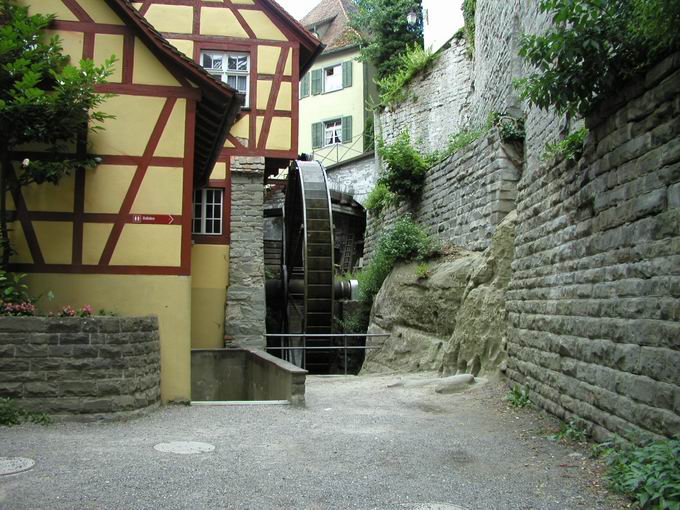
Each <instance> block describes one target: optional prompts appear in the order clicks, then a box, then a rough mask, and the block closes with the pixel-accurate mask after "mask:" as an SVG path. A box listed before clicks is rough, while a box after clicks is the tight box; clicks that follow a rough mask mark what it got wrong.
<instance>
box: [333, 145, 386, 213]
mask: <svg viewBox="0 0 680 510" xmlns="http://www.w3.org/2000/svg"><path fill="white" fill-rule="evenodd" d="M326 175H327V176H328V184H329V186H330V188H331V189H332V190H336V191H340V192H341V193H347V194H348V195H352V198H354V200H356V201H357V202H359V203H360V204H361V205H364V204H365V203H366V197H367V196H368V194H369V193H370V192H371V190H372V189H373V186H375V181H376V179H377V175H376V172H375V154H374V153H373V152H369V153H366V154H363V155H361V156H359V157H356V158H352V159H350V160H348V161H343V162H341V163H338V164H336V165H333V166H331V167H328V168H326Z"/></svg>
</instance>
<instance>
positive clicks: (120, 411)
mask: <svg viewBox="0 0 680 510" xmlns="http://www.w3.org/2000/svg"><path fill="white" fill-rule="evenodd" d="M0 396H1V397H9V398H13V399H17V400H18V401H19V403H20V405H21V406H23V407H25V408H27V409H32V410H35V411H40V412H45V413H49V414H57V415H60V414H76V415H78V414H82V415H112V416H115V415H126V414H131V413H134V412H136V411H139V410H142V409H145V408H148V407H149V406H153V405H155V404H157V403H158V402H159V400H160V341H159V333H158V320H157V319H156V318H155V317H144V318H118V317H90V318H50V317H1V318H0Z"/></svg>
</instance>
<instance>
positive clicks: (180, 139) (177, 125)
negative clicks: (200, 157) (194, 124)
mask: <svg viewBox="0 0 680 510" xmlns="http://www.w3.org/2000/svg"><path fill="white" fill-rule="evenodd" d="M186 103H187V101H186V99H178V100H177V102H176V103H175V107H174V108H173V110H172V114H171V115H170V118H169V119H168V122H167V124H166V125H165V129H164V130H163V136H161V139H160V141H159V142H158V147H157V148H156V152H155V153H154V155H155V156H168V157H175V158H181V157H182V156H183V155H184V138H185V137H184V130H185V128H186V111H187V107H186Z"/></svg>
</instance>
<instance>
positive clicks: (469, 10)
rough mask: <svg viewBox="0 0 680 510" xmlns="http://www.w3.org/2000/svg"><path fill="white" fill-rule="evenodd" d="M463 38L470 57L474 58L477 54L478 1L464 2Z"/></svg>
mask: <svg viewBox="0 0 680 510" xmlns="http://www.w3.org/2000/svg"><path fill="white" fill-rule="evenodd" d="M462 9H463V23H464V25H463V36H464V37H465V40H466V41H467V43H468V56H469V57H470V58H472V57H473V56H474V54H475V29H476V25H475V12H476V11H477V0H463V6H462Z"/></svg>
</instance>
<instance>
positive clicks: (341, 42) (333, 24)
mask: <svg viewBox="0 0 680 510" xmlns="http://www.w3.org/2000/svg"><path fill="white" fill-rule="evenodd" d="M356 9H357V6H356V4H355V3H354V2H353V1H352V0H321V1H320V2H319V3H318V4H317V6H316V7H314V8H313V9H312V10H311V11H309V13H307V15H306V16H305V17H304V18H302V20H301V21H300V23H302V24H303V25H304V26H305V27H306V28H307V29H309V30H311V29H313V28H315V27H320V26H322V25H326V24H328V28H327V29H326V30H325V31H323V32H322V34H321V36H320V39H321V42H322V43H324V44H325V45H326V49H325V50H324V51H331V50H338V49H340V48H345V47H348V46H353V45H354V44H356V43H355V42H354V38H353V35H354V33H355V31H354V29H352V28H350V26H349V17H350V15H351V14H352V13H353V12H355V11H356Z"/></svg>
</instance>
